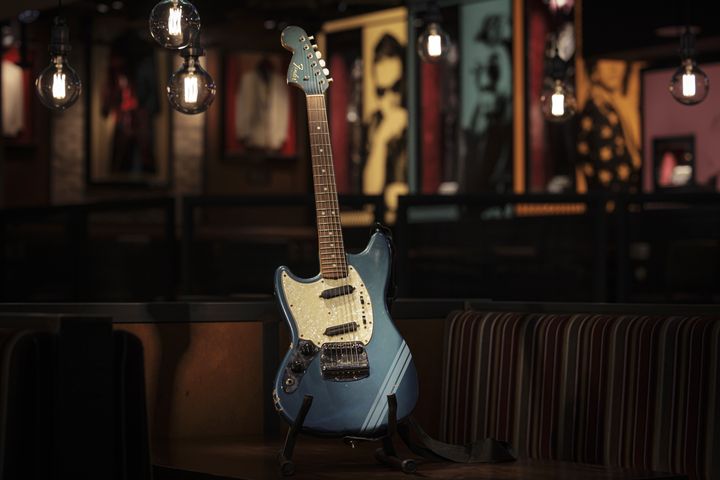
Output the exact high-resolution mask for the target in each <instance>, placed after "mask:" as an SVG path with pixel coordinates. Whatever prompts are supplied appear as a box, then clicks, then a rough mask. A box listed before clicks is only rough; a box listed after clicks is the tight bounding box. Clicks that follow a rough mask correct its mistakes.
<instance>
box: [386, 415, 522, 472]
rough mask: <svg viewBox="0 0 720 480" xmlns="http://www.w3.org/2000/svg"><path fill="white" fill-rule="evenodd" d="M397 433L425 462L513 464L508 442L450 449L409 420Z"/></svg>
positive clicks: (497, 441) (472, 444)
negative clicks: (426, 460)
mask: <svg viewBox="0 0 720 480" xmlns="http://www.w3.org/2000/svg"><path fill="white" fill-rule="evenodd" d="M397 433H398V434H399V435H400V438H402V439H403V442H405V444H406V445H407V446H408V448H409V449H410V450H411V451H412V452H413V453H414V454H415V455H419V456H421V457H423V458H426V459H428V460H434V461H440V462H447V461H450V462H456V463H500V462H511V461H513V460H516V459H517V457H516V456H515V452H513V449H512V447H511V446H510V444H509V443H507V442H501V441H499V440H494V439H492V438H486V439H484V440H476V441H475V442H473V443H470V444H468V445H453V444H450V443H445V442H441V441H439V440H436V439H434V438H432V437H431V436H430V435H428V434H427V433H425V431H424V430H423V429H422V428H421V427H420V425H418V423H417V422H416V421H415V419H414V418H413V417H412V416H410V417H408V418H407V419H405V421H403V422H401V423H398V425H397Z"/></svg>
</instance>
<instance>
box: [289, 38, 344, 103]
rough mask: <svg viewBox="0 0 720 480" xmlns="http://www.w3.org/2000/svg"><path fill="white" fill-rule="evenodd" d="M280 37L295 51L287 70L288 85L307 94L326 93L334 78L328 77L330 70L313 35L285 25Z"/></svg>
mask: <svg viewBox="0 0 720 480" xmlns="http://www.w3.org/2000/svg"><path fill="white" fill-rule="evenodd" d="M280 38H281V42H282V46H283V47H285V49H287V50H290V51H291V52H292V53H293V56H292V59H291V60H290V66H289V67H288V72H287V83H288V85H295V86H296V87H298V88H299V89H300V90H302V91H303V92H305V94H306V95H318V94H321V93H325V90H327V89H328V87H329V86H330V83H331V82H332V78H329V77H328V75H329V74H330V71H329V70H328V69H327V67H326V66H325V60H323V58H322V54H321V53H320V52H319V51H318V47H317V45H314V44H313V43H312V40H313V37H311V36H308V34H307V33H305V30H303V29H302V28H300V27H296V26H292V25H291V26H289V27H285V29H284V30H283V31H282V36H281V37H280Z"/></svg>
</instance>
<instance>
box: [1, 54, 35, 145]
mask: <svg viewBox="0 0 720 480" xmlns="http://www.w3.org/2000/svg"><path fill="white" fill-rule="evenodd" d="M30 67H31V65H29V64H28V62H27V59H23V58H22V56H21V51H20V49H19V48H17V47H15V46H13V47H10V48H8V49H6V50H4V51H3V55H2V75H1V77H2V99H3V102H2V116H3V122H2V126H3V128H2V130H3V131H2V135H3V140H4V142H5V145H7V146H19V147H27V146H32V145H34V143H35V136H34V132H33V121H34V119H33V109H32V95H33V93H34V92H33V90H34V84H33V81H34V78H33V73H32V69H31V68H30Z"/></svg>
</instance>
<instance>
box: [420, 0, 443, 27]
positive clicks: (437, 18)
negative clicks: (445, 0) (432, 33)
mask: <svg viewBox="0 0 720 480" xmlns="http://www.w3.org/2000/svg"><path fill="white" fill-rule="evenodd" d="M423 22H424V23H425V25H429V24H431V23H440V22H442V13H440V6H439V5H438V3H437V2H428V3H427V6H426V8H425V13H424V14H423Z"/></svg>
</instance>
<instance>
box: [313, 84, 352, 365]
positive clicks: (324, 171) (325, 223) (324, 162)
mask: <svg viewBox="0 0 720 480" xmlns="http://www.w3.org/2000/svg"><path fill="white" fill-rule="evenodd" d="M315 99H319V100H320V101H321V102H320V105H315V106H316V107H319V108H314V109H312V110H311V111H310V115H309V116H310V117H311V119H313V118H312V117H315V118H314V119H313V123H315V125H312V124H311V125H310V129H309V130H310V132H311V133H312V132H313V127H315V128H316V129H318V130H320V133H315V134H317V135H318V136H320V142H312V138H313V137H311V143H315V144H316V145H315V148H317V149H318V152H317V153H316V155H315V158H316V159H317V162H313V163H316V164H317V165H313V170H315V168H318V169H319V170H320V172H313V173H314V174H315V173H316V174H317V176H315V175H314V177H313V181H314V183H315V184H316V192H317V193H318V195H316V200H318V199H320V198H321V197H320V196H321V195H325V197H327V196H330V199H327V198H325V199H324V201H323V203H329V204H330V205H329V206H330V212H331V215H330V216H328V215H327V207H328V206H327V205H324V206H321V205H319V204H317V218H318V224H319V225H321V227H322V228H320V229H319V231H320V232H321V234H320V238H322V236H323V235H324V236H325V237H326V238H327V237H331V236H332V237H334V238H332V239H330V240H329V241H330V242H331V243H330V252H332V255H331V257H330V258H331V259H332V260H330V263H331V265H333V268H332V270H331V271H328V274H329V275H328V277H329V278H333V279H339V278H342V273H343V272H342V270H343V266H345V270H347V266H346V263H345V262H344V261H343V262H341V263H340V265H341V266H340V268H339V269H338V267H337V264H338V262H339V261H340V260H341V259H343V260H344V258H343V255H344V246H343V244H342V243H340V242H339V241H338V240H341V239H342V237H341V236H338V235H337V230H336V227H335V225H334V222H335V219H336V218H337V215H334V213H339V209H337V207H338V205H337V204H336V201H337V190H336V188H335V189H333V187H335V181H334V180H335V179H334V171H333V169H332V168H331V167H332V166H331V165H330V161H331V159H332V154H331V150H330V148H331V145H330V138H329V131H327V130H328V128H327V125H328V123H327V118H326V115H327V109H326V106H325V101H324V100H325V96H324V94H321V95H319V96H317V97H315ZM315 99H313V104H317V102H316V101H315ZM309 100H310V99H308V104H309V103H310V101H309ZM314 112H320V116H321V117H325V118H317V117H318V114H317V113H314ZM318 124H319V125H318ZM323 126H325V129H324V130H323ZM323 140H325V141H323ZM320 145H322V146H324V147H325V148H326V149H328V150H330V151H328V153H327V154H323V151H322V150H323V149H322V148H321V147H320ZM311 146H312V145H311ZM328 171H329V172H330V173H328ZM331 175H332V177H331ZM318 177H319V178H320V180H321V182H322V183H319V182H318V181H317V178H318ZM320 187H322V189H321V188H320ZM328 187H329V188H330V190H329V191H328ZM323 214H324V215H323ZM323 218H324V219H325V220H322V221H321V219H323ZM322 248H323V247H322V242H320V244H319V249H320V253H321V255H320V258H321V262H320V263H321V270H325V271H327V270H328V269H327V263H328V259H327V252H325V253H323V250H322ZM325 248H326V249H327V247H325ZM341 253H342V255H341ZM346 276H347V273H346ZM345 303H346V302H345V299H343V301H342V303H341V305H340V306H341V309H338V310H340V311H341V312H342V314H343V316H347V308H346V306H345ZM342 330H343V332H344V331H345V327H343V328H342ZM344 333H346V332H344ZM340 352H341V356H344V355H348V354H350V355H348V356H349V357H351V349H350V348H349V347H347V344H345V345H343V346H342V347H341V349H340Z"/></svg>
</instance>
